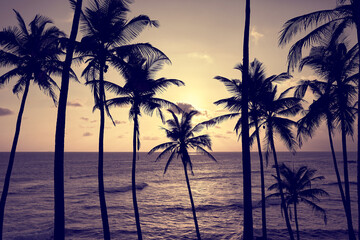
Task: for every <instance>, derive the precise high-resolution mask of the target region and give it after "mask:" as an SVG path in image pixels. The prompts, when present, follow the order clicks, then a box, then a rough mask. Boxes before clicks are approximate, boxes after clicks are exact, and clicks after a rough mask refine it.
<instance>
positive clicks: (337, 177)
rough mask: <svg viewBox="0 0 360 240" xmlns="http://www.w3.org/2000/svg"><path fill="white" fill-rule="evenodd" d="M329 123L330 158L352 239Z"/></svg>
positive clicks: (349, 216)
mask: <svg viewBox="0 0 360 240" xmlns="http://www.w3.org/2000/svg"><path fill="white" fill-rule="evenodd" d="M329 124H330V123H328V124H327V125H328V135H329V142H330V149H331V155H332V159H333V164H334V169H335V174H336V179H337V183H338V187H339V191H340V196H341V201H342V203H343V206H344V210H345V216H346V222H347V225H348V231H349V239H353V238H351V237H350V236H351V235H352V234H351V229H353V227H352V219H351V215H349V209H348V205H347V203H346V199H345V194H344V189H343V187H342V183H341V177H340V172H339V168H338V164H337V160H336V155H335V149H334V143H333V140H332V135H331V131H330V126H329Z"/></svg>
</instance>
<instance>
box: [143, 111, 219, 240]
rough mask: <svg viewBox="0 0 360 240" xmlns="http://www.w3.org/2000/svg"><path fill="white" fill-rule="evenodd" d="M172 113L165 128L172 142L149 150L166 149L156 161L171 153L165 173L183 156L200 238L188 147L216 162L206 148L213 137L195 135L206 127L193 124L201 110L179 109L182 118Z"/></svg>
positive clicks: (197, 233) (182, 159)
mask: <svg viewBox="0 0 360 240" xmlns="http://www.w3.org/2000/svg"><path fill="white" fill-rule="evenodd" d="M168 111H169V112H170V113H171V115H172V117H173V118H172V119H170V120H167V121H166V123H167V124H168V126H169V129H166V128H164V131H165V132H166V136H167V137H168V138H169V139H170V140H171V142H166V143H162V144H159V145H157V146H156V147H154V148H153V149H151V150H150V151H149V154H152V153H154V152H155V151H157V150H160V149H164V151H163V152H161V153H160V154H159V156H158V157H157V158H156V161H158V160H160V159H161V158H163V157H164V156H165V155H166V154H170V156H169V159H168V161H167V163H166V165H165V170H164V174H165V173H166V171H167V169H168V167H169V165H170V163H171V162H172V161H173V160H174V158H175V157H176V158H179V157H180V158H181V161H182V163H183V167H184V172H185V178H186V184H187V188H188V191H189V197H190V202H191V208H192V212H193V217H194V223H195V229H196V235H197V238H198V239H199V240H200V239H201V236H200V230H199V225H198V222H197V218H196V211H195V204H194V200H193V196H192V193H191V187H190V181H189V177H188V172H187V171H188V166H189V168H190V170H191V172H192V162H191V159H190V155H189V152H188V149H189V148H191V149H196V150H197V151H198V152H201V153H203V154H205V155H206V156H208V157H209V158H211V159H212V160H214V161H215V162H216V159H215V158H214V156H212V155H211V153H209V152H208V151H207V150H206V149H205V148H208V149H210V150H211V139H210V137H209V135H207V134H205V135H200V136H195V134H196V133H198V132H200V131H201V130H202V129H203V128H204V124H203V123H199V124H197V125H195V126H194V127H193V126H192V123H191V121H192V118H193V117H194V116H195V115H196V114H198V113H199V112H198V111H196V110H192V111H190V112H184V111H182V110H181V111H179V112H180V113H181V119H179V118H178V116H176V114H175V113H174V111H172V110H168Z"/></svg>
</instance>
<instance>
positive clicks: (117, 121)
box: [114, 120, 127, 124]
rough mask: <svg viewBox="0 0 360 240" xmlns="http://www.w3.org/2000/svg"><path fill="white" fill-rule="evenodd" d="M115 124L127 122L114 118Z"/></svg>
mask: <svg viewBox="0 0 360 240" xmlns="http://www.w3.org/2000/svg"><path fill="white" fill-rule="evenodd" d="M114 122H115V123H116V124H125V123H127V122H126V121H119V120H115V121H114Z"/></svg>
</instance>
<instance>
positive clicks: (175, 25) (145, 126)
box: [0, 0, 356, 151]
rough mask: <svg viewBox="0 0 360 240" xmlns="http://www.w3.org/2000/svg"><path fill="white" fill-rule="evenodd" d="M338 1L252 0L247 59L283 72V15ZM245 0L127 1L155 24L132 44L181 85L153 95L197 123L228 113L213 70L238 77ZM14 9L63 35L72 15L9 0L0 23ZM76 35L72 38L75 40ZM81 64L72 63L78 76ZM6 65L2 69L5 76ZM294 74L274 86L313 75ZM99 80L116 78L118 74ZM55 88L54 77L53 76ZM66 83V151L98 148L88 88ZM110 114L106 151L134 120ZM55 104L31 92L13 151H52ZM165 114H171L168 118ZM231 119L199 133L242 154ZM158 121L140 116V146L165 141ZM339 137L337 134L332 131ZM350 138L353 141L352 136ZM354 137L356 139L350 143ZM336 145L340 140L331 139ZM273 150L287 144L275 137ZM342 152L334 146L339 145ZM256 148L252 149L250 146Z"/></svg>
mask: <svg viewBox="0 0 360 240" xmlns="http://www.w3.org/2000/svg"><path fill="white" fill-rule="evenodd" d="M84 2H85V5H86V2H87V1H86V0H84ZM335 6H336V0H302V1H298V0H253V1H252V5H251V37H250V40H251V41H250V59H251V60H253V59H254V58H257V59H259V60H260V61H261V62H263V63H264V65H265V66H266V70H267V74H268V75H272V74H278V73H281V72H284V71H286V69H287V66H286V56H287V52H288V49H289V47H290V46H286V47H284V48H280V47H278V44H277V41H278V33H279V31H280V30H281V27H282V25H283V23H285V21H286V20H288V19H290V18H292V17H295V16H298V15H300V14H304V13H308V12H311V11H314V10H318V9H329V8H333V7H335ZM244 7H245V0H136V1H135V2H134V3H133V4H131V5H130V9H131V12H130V13H129V16H128V19H131V18H132V17H134V16H137V15H139V14H146V15H148V16H149V17H150V18H152V19H156V20H158V21H159V22H160V27H159V28H148V29H146V30H145V31H144V32H143V33H142V34H141V35H140V36H139V37H138V38H137V39H135V41H134V42H149V43H151V44H152V45H153V46H155V47H157V48H159V49H161V50H162V51H163V52H164V53H165V54H166V55H167V56H168V57H169V58H170V59H171V61H172V64H171V65H168V66H165V67H164V68H163V69H162V70H160V71H159V72H158V74H157V77H158V78H160V77H166V78H176V79H180V80H183V81H184V82H185V84H186V86H185V87H170V88H169V90H168V91H167V92H166V93H163V94H162V95H159V97H162V98H165V99H168V100H171V101H173V102H176V103H185V104H190V105H192V106H193V107H194V108H195V109H197V110H199V111H201V115H199V116H198V117H196V118H195V120H196V121H203V120H207V119H209V118H211V117H215V116H218V115H220V114H223V113H226V111H224V110H223V109H222V107H221V106H215V105H214V104H213V102H214V101H216V100H219V99H221V98H224V97H228V96H229V95H228V93H227V91H226V89H225V87H224V86H223V84H222V83H220V82H218V81H217V80H214V77H215V76H216V75H220V76H224V77H227V78H241V74H240V72H239V71H238V70H234V69H233V68H234V66H235V65H236V64H238V63H240V62H241V61H242V42H243V27H244V18H245V17H244ZM12 9H16V10H17V11H19V12H20V14H21V15H22V16H23V18H24V19H25V21H26V23H29V22H30V21H31V20H32V19H33V18H34V16H35V14H37V13H39V14H42V15H45V16H48V17H50V18H51V19H52V20H53V21H54V23H55V25H56V26H58V27H59V28H60V29H61V30H63V31H64V32H65V33H66V34H69V32H70V28H71V21H72V17H73V13H72V10H71V8H70V6H69V3H68V1H56V0H11V1H8V0H6V1H1V2H0V28H1V29H2V28H4V27H7V26H14V25H17V21H16V17H15V14H14V12H13V11H12ZM81 36H82V34H81V33H80V34H79V37H78V39H79V40H80V39H81ZM82 67H83V66H80V67H77V68H75V71H76V72H77V73H78V76H79V77H80V74H81V71H82ZM4 72H5V69H0V74H3V73H4ZM293 76H294V78H293V79H292V80H290V81H288V82H286V83H284V84H282V86H281V87H280V88H281V89H285V88H287V87H289V86H291V85H294V84H295V83H296V82H297V81H299V80H300V79H315V78H316V76H315V75H314V74H313V73H312V72H311V71H310V70H305V71H303V72H302V73H298V72H295V73H293ZM105 77H106V78H107V79H109V80H111V81H114V82H118V83H121V82H123V80H122V77H121V76H120V75H119V74H118V73H117V72H116V71H109V73H107V75H105ZM57 81H58V84H59V85H60V79H57ZM14 82H15V81H13V82H11V83H9V84H8V85H6V86H4V87H2V88H1V89H0V129H1V131H0V133H1V134H0V151H10V148H11V143H12V139H13V134H14V130H15V122H16V117H17V113H18V110H19V106H20V99H21V95H19V97H17V96H16V95H13V94H12V87H13V84H14ZM84 82H85V80H84V79H81V83H76V82H71V83H70V92H69V99H68V100H69V105H68V109H67V122H66V139H65V141H66V142H65V150H66V151H97V142H98V131H99V112H98V111H95V112H92V108H93V98H92V94H91V91H90V88H89V87H87V86H84V85H83V83H84ZM111 110H112V115H113V117H114V119H115V120H116V122H117V126H116V127H115V126H113V125H112V124H111V122H110V121H109V120H107V122H106V130H105V151H131V150H132V127H133V125H132V122H131V121H129V118H128V108H122V109H118V108H114V109H111ZM56 114H57V111H56V107H55V106H54V104H53V103H52V101H51V99H50V98H49V97H48V96H46V95H45V94H43V93H42V92H41V91H40V90H39V88H38V87H37V86H35V85H31V86H30V92H29V96H28V99H27V103H26V108H25V112H24V118H23V124H22V127H21V133H20V139H19V144H18V151H53V150H54V139H55V137H54V136H55V123H56ZM168 117H169V116H168ZM234 125H235V121H229V122H226V123H224V124H221V125H219V126H217V127H213V128H210V129H208V130H205V131H204V133H205V132H206V133H208V134H209V135H210V136H211V137H212V139H213V150H214V151H241V145H240V142H238V141H237V136H235V133H234V132H233V127H234ZM161 126H162V123H161V121H160V119H159V118H157V117H156V115H154V116H153V117H152V118H151V117H148V116H146V115H143V116H142V117H141V119H140V134H141V149H140V151H149V150H150V149H151V148H152V147H153V146H155V145H157V144H159V143H162V142H164V141H166V138H165V134H164V132H163V131H161V130H160V127H161ZM336 134H337V136H338V135H339V134H338V132H337V133H336ZM355 140H356V139H355ZM355 140H354V141H355ZM337 142H338V143H339V137H337ZM277 146H278V147H277V148H278V150H280V151H285V150H286V148H285V147H284V146H283V145H282V144H281V142H277ZM328 149H329V145H328V139H327V134H326V131H325V129H324V128H321V129H320V130H319V131H318V133H317V135H316V136H315V137H314V138H313V139H312V140H310V141H309V142H308V143H306V144H305V145H304V146H303V148H302V151H328ZM337 149H340V145H339V144H338V145H337ZM349 150H355V142H353V140H352V139H350V140H349ZM253 151H256V148H253Z"/></svg>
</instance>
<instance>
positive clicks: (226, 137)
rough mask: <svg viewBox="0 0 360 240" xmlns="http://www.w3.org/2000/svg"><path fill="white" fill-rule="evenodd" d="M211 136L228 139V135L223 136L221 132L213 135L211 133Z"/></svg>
mask: <svg viewBox="0 0 360 240" xmlns="http://www.w3.org/2000/svg"><path fill="white" fill-rule="evenodd" d="M213 137H214V138H219V139H229V137H228V136H224V135H222V134H215V135H213Z"/></svg>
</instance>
